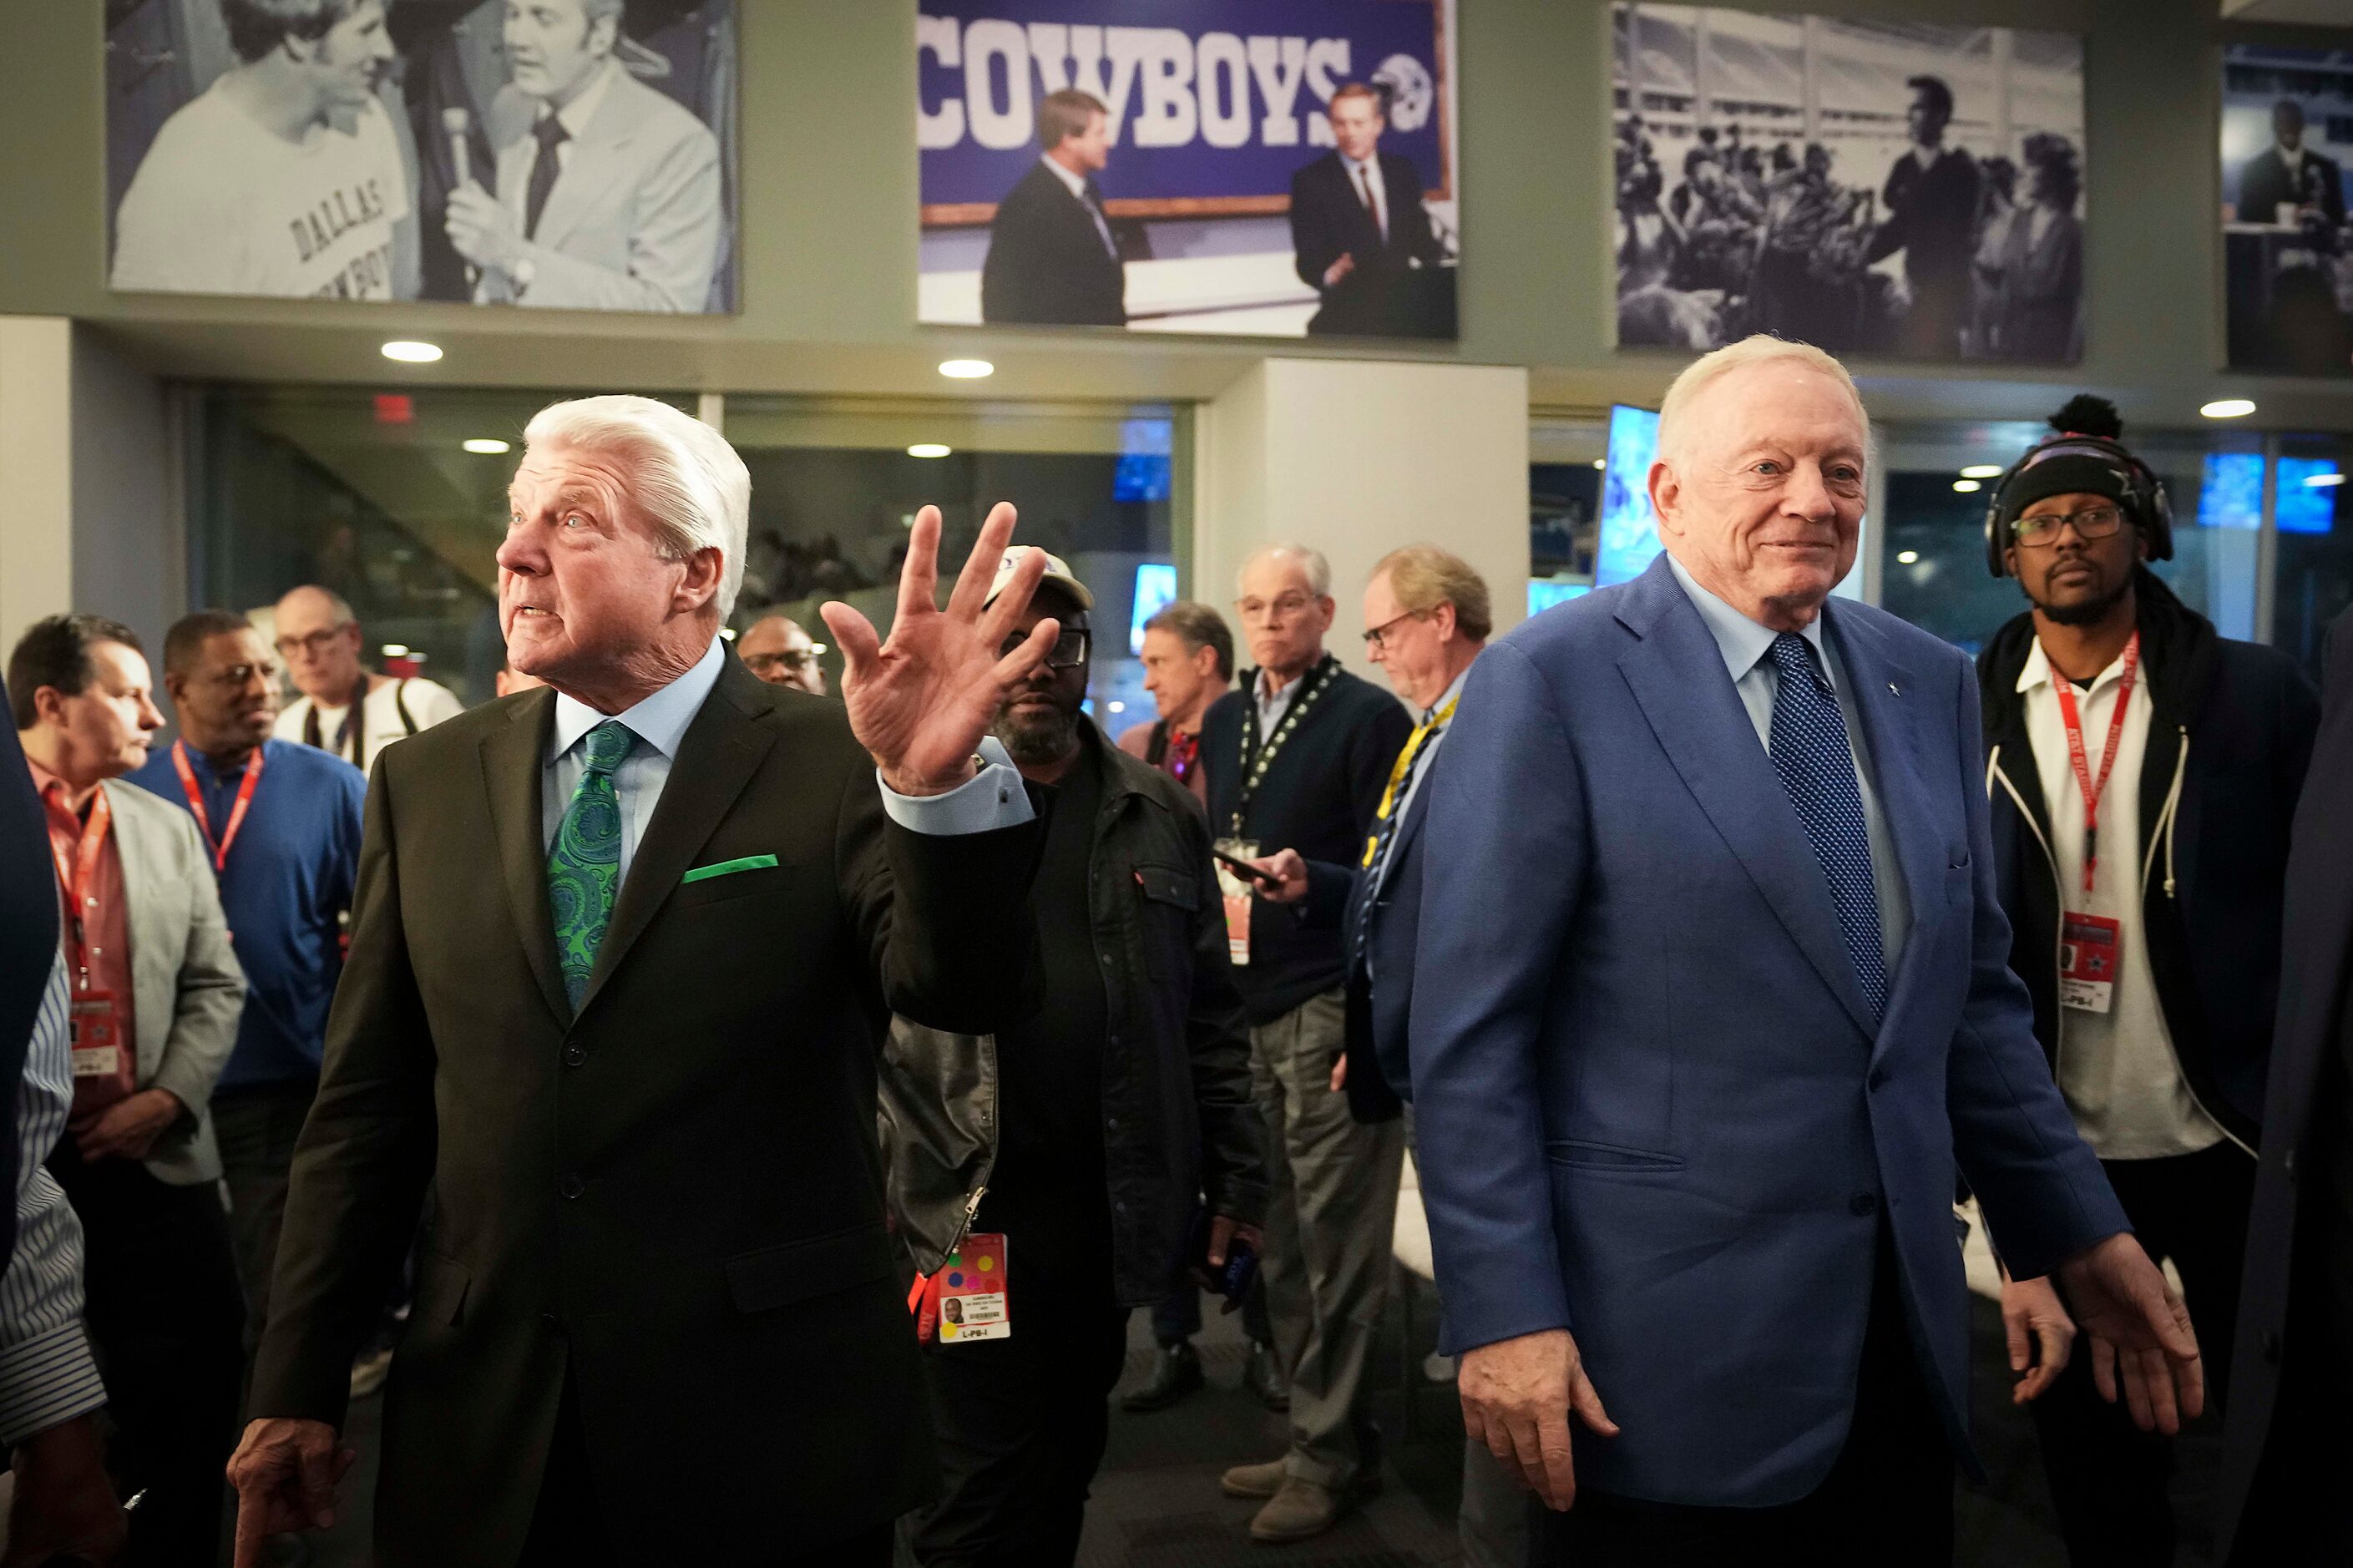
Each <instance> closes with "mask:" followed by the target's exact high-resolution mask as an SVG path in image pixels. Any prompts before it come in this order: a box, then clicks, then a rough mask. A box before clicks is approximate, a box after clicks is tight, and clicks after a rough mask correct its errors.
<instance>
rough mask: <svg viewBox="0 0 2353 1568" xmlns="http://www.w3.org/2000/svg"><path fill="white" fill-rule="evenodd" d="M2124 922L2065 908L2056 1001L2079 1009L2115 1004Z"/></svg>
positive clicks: (2098, 1010)
mask: <svg viewBox="0 0 2353 1568" xmlns="http://www.w3.org/2000/svg"><path fill="white" fill-rule="evenodd" d="M2123 930H2124V927H2123V924H2122V922H2120V921H2112V920H2110V919H2108V918H2107V917H2106V916H2105V915H2087V914H2080V913H2078V912H2076V911H2075V910H2068V911H2067V913H2066V915H2065V917H2064V920H2063V923H2062V925H2061V927H2060V935H2059V1001H2060V1005H2063V1006H2066V1007H2073V1009H2075V1011H2077V1012H2079V1013H2105V1012H2106V1011H2107V1010H2108V1009H2109V1008H2111V1007H2113V1006H2115V1005H2116V958H2117V954H2118V952H2119V951H2120V949H2121V944H2122V935H2123Z"/></svg>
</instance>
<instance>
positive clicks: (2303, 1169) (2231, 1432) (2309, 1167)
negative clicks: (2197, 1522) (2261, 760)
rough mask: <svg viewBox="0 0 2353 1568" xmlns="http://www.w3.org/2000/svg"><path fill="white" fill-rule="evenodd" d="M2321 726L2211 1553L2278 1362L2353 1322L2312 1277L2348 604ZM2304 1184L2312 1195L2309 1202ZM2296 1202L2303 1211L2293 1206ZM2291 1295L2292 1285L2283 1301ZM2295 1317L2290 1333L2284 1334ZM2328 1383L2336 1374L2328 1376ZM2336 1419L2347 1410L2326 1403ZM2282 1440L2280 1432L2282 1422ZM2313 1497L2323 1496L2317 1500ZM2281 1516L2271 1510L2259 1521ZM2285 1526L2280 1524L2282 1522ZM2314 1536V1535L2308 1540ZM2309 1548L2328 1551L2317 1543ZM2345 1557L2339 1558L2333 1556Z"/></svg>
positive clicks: (2331, 1025)
mask: <svg viewBox="0 0 2353 1568" xmlns="http://www.w3.org/2000/svg"><path fill="white" fill-rule="evenodd" d="M2321 690H2322V696H2323V700H2322V703H2321V710H2320V732H2319V734H2318V735H2317V736H2316V737H2315V739H2314V741H2313V746H2312V766H2311V769H2310V771H2309V772H2308V773H2306V776H2305V781H2304V797H2303V799H2302V801H2301V802H2300V803H2299V804H2298V805H2297V806H2296V812H2295V827H2294V828H2293V829H2292V831H2291V836H2290V838H2289V841H2288V842H2289V854H2288V859H2287V895H2286V899H2285V901H2284V917H2283V919H2282V921H2281V928H2280V929H2281V939H2280V974H2279V1022H2278V1025H2277V1026H2276V1027H2275V1028H2274V1030H2273V1033H2272V1056H2271V1075H2270V1080H2269V1082H2268V1083H2267V1085H2266V1086H2265V1089H2264V1095H2263V1159H2262V1163H2261V1165H2260V1166H2259V1167H2258V1168H2257V1170H2256V1173H2255V1198H2254V1205H2253V1209H2252V1211H2251V1212H2250V1214H2249V1215H2248V1221H2247V1261H2246V1272H2245V1274H2244V1276H2243V1278H2242V1282H2241V1285H2240V1294H2239V1328H2238V1340H2237V1343H2236V1345H2235V1346H2234V1347H2233V1348H2232V1351H2231V1352H2228V1353H2230V1354H2231V1405H2230V1409H2229V1411H2228V1413H2227V1420H2228V1427H2227V1437H2226V1441H2225V1447H2224V1456H2223V1465H2222V1482H2221V1488H2220V1494H2221V1496H2220V1507H2219V1508H2218V1509H2217V1510H2216V1514H2215V1536H2216V1549H2215V1553H2214V1560H2215V1561H2216V1562H2218V1563H2219V1562H2222V1561H2225V1560H2226V1559H2227V1557H2228V1553H2229V1548H2230V1544H2231V1538H2232V1532H2233V1531H2234V1530H2235V1529H2236V1528H2237V1527H2238V1524H2239V1521H2240V1516H2241V1513H2242V1510H2244V1508H2245V1505H2246V1501H2247V1493H2248V1489H2249V1488H2250V1487H2251V1486H2252V1485H2253V1482H2254V1479H2255V1473H2256V1470H2257V1468H2258V1466H2259V1465H2260V1464H2261V1463H2262V1462H2263V1452H2264V1447H2265V1445H2266V1443H2267V1442H2268V1441H2270V1440H2271V1439H2272V1438H2273V1436H2274V1425H2273V1420H2274V1413H2275V1412H2276V1411H2277V1410H2278V1409H2279V1408H2280V1407H2281V1405H2283V1404H2284V1400H2283V1397H2282V1389H2283V1376H2282V1374H2283V1367H2285V1368H2287V1369H2288V1370H2290V1371H2291V1372H2293V1373H2294V1375H2295V1378H2296V1379H2297V1380H2298V1381H2301V1382H2304V1383H2307V1384H2309V1383H2314V1382H2316V1381H2320V1380H2322V1379H2323V1377H2324V1374H2325V1373H2326V1372H2327V1370H2328V1369H2329V1363H2331V1362H2333V1361H2334V1360H2335V1359H2336V1357H2334V1356H2332V1355H2331V1354H2330V1353H2329V1344H2328V1341H2329V1340H2330V1339H2332V1338H2337V1337H2341V1336H2342V1335H2343V1334H2344V1333H2345V1332H2346V1331H2347V1325H2346V1324H2345V1323H2344V1322H2342V1321H2334V1322H2332V1321H2330V1319H2331V1318H2332V1317H2333V1316H2334V1315H2335V1314H2334V1313H2333V1311H2331V1310H2330V1306H2331V1303H2330V1301H2329V1299H2328V1298H2329V1295H2330V1292H2328V1291H2327V1289H2318V1288H2316V1285H2317V1284H2318V1278H2319V1277H2320V1276H2322V1275H2323V1274H2324V1272H2327V1271H2333V1270H2332V1269H2331V1268H2330V1266H2331V1265H2333V1263H2334V1260H2333V1259H2330V1258H2327V1257H2325V1256H2324V1254H2325V1252H2326V1250H2327V1249H2328V1248H2330V1247H2333V1246H2335V1245H2336V1235H2337V1233H2338V1232H2340V1231H2341V1230H2342V1229H2343V1227H2344V1226H2345V1225H2346V1223H2347V1220H2348V1216H2347V1215H2344V1214H2342V1213H2341V1212H2333V1211H2339V1210H2340V1209H2341V1204H2340V1202H2339V1200H2338V1199H2337V1197H2336V1196H2335V1188H2336V1186H2337V1176H2338V1169H2339V1162H2342V1161H2343V1160H2345V1159H2347V1158H2348V1151H2347V1149H2346V1140H2347V1139H2348V1137H2353V1127H2348V1125H2347V1124H2346V1121H2345V1115H2344V1111H2343V1110H2342V1107H2343V1105H2344V1103H2345V1094H2346V1085H2345V1067H2344V1063H2343V1060H2342V1057H2341V1054H2340V1053H2341V1052H2342V1050H2343V1048H2344V1046H2343V1042H2344V1039H2345V1023H2346V1016H2345V1007H2346V978H2347V973H2348V965H2347V962H2346V960H2347V955H2348V951H2353V812H2348V811H2347V810H2346V807H2345V802H2346V799H2347V792H2348V790H2353V612H2348V613H2347V614H2345V615H2342V616H2337V619H2336V621H2335V622H2334V623H2332V624H2331V625H2330V626H2329V628H2328V654H2327V668H2326V669H2325V670H2324V671H2323V673H2322V682H2321ZM2307 1196H2308V1197H2309V1199H2310V1204H2309V1205H2308V1206H2307V1205H2306V1203H2305V1200H2306V1197H2307ZM2300 1211H2301V1212H2300ZM2291 1297H2295V1298H2296V1300H2295V1302H2294V1310H2293V1311H2291V1301H2290V1299H2291ZM2291 1318H2293V1320H2294V1321H2295V1324H2296V1335H2295V1339H2294V1340H2292V1341H2291V1340H2290V1339H2289V1338H2288V1336H2287V1331H2288V1325H2289V1322H2290V1321H2291ZM2332 1396H2333V1388H2332ZM2327 1418H2328V1419H2329V1420H2331V1421H2336V1422H2341V1421H2342V1419H2343V1415H2342V1413H2341V1412H2337V1411H2331V1412H2330V1413H2329V1415H2328V1417H2327ZM2280 1436H2281V1440H2282V1441H2286V1440H2287V1435H2286V1434H2285V1433H2284V1431H2283V1432H2282V1433H2281V1434H2280ZM2300 1490H2302V1489H2285V1490H2284V1492H2276V1493H2275V1501H2277V1502H2281V1503H2286V1502H2289V1501H2291V1500H2293V1501H2294V1502H2295V1503H2297V1504H2298V1505H2301V1506H2310V1505H2312V1504H2313V1503H2314V1502H2315V1501H2316V1500H2314V1499H2312V1498H2309V1497H2300V1496H2295V1493H2296V1492H2298V1491H2300ZM2316 1511H2317V1510H2316ZM2258 1522H2260V1523H2262V1524H2263V1526H2264V1527H2266V1528H2267V1529H2270V1530H2278V1529H2279V1526H2278V1521H2254V1520H2253V1518H2252V1516H2251V1517H2250V1522H2249V1525H2248V1529H2249V1530H2250V1531H2253V1530H2254V1529H2255V1528H2256V1527H2257V1523H2258ZM2281 1538H2282V1539H2286V1538H2287V1536H2286V1532H2285V1531H2282V1532H2281ZM2307 1544H2308V1542H2307ZM2312 1560H2313V1561H2322V1560H2324V1558H2321V1557H2316V1558H2314V1559H2312ZM2340 1560H2341V1559H2340Z"/></svg>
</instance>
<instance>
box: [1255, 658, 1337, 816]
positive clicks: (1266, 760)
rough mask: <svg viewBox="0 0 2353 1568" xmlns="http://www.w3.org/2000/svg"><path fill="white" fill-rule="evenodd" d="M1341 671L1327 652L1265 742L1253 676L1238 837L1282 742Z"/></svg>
mask: <svg viewBox="0 0 2353 1568" xmlns="http://www.w3.org/2000/svg"><path fill="white" fill-rule="evenodd" d="M1339 672H1340V661H1339V660H1338V659H1336V658H1334V657H1332V655H1330V654H1328V653H1327V654H1325V655H1324V658H1323V662H1322V663H1320V664H1318V665H1316V667H1315V668H1314V669H1312V670H1310V671H1308V673H1307V676H1306V679H1305V680H1304V681H1303V682H1302V684H1301V686H1300V688H1299V694H1298V695H1297V696H1295V697H1293V699H1292V700H1291V706H1290V707H1288V708H1286V709H1284V710H1283V713H1282V722H1280V723H1278V724H1276V725H1275V727H1274V733H1273V734H1271V735H1270V736H1268V737H1267V738H1266V741H1265V743H1264V744H1261V743H1260V742H1259V738H1258V712H1259V708H1258V692H1257V690H1256V689H1255V688H1256V686H1257V684H1258V680H1257V679H1256V677H1253V678H1252V679H1251V681H1250V685H1251V687H1252V688H1253V689H1251V690H1250V691H1249V692H1247V693H1245V695H1246V696H1248V697H1249V699H1250V711H1248V712H1247V713H1244V714H1243V715H1242V788H1241V794H1240V796H1239V797H1237V798H1236V800H1235V801H1234V826H1233V837H1236V838H1240V837H1241V836H1242V818H1243V817H1244V816H1248V815H1249V813H1250V801H1251V800H1252V799H1253V798H1254V797H1256V795H1258V786H1259V785H1260V784H1263V783H1264V782H1265V781H1266V772H1267V770H1268V769H1269V768H1271V767H1272V766H1273V765H1274V758H1275V753H1276V752H1280V751H1282V743H1283V742H1285V741H1288V740H1289V739H1291V732H1292V731H1293V730H1296V729H1297V728H1299V726H1300V724H1301V722H1302V721H1304V720H1305V719H1306V717H1307V710H1309V709H1311V708H1313V707H1314V706H1315V700H1316V699H1317V698H1319V697H1321V696H1323V695H1324V689H1325V688H1326V687H1328V686H1330V685H1331V684H1332V678H1333V677H1334V676H1335V675H1337V674H1338V673H1339ZM1260 673H1261V674H1263V673H1264V672H1263V671H1261V672H1260Z"/></svg>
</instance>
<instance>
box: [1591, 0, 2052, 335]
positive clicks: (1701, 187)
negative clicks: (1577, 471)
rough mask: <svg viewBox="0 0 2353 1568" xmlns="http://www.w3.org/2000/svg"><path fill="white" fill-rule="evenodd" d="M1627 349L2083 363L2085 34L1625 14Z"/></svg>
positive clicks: (1636, 9) (1622, 296) (1617, 24)
mask: <svg viewBox="0 0 2353 1568" xmlns="http://www.w3.org/2000/svg"><path fill="white" fill-rule="evenodd" d="M1614 30H1615V42H1616V48H1615V65H1614V69H1613V73H1612V93H1613V108H1612V119H1613V122H1614V124H1615V128H1616V139H1615V145H1614V148H1613V157H1614V159H1615V163H1616V182H1617V183H1616V209H1617V210H1616V224H1615V236H1614V247H1615V248H1614V255H1615V258H1616V262H1617V275H1618V281H1617V299H1618V342H1619V343H1620V346H1621V347H1660V348H1675V349H1683V350H1705V349H1713V348H1718V347H1721V346H1723V345H1724V344H1725V343H1728V342H1736V341H1737V340H1739V339H1740V338H1743V337H1746V336H1747V335H1748V334H1749V333H1752V332H1772V333H1775V334H1777V335H1778V336H1781V337H1786V338H1794V339H1799V340H1801V341H1804V342H1810V343H1815V344H1818V345H1820V346H1821V347H1823V348H1826V349H1829V350H1831V351H1832V352H1834V353H1877V354H1886V355H1892V356H1897V357H1902V358H1907V359H1926V360H1952V359H1973V360H1988V359H1990V360H2027V361H2036V362H2041V363H2073V362H2074V361H2075V360H2076V359H2078V358H2080V357H2081V355H2082V353H2083V331H2084V327H2083V322H2084V214H2083V195H2084V87H2083V42H2082V40H2081V39H2080V38H2077V37H2073V36H2071V35H2067V34H2061V33H2041V32H2027V31H2021V30H2018V29H2012V28H2005V27H1952V26H1933V25H1929V24H1925V23H1908V22H1852V21H1843V20H1839V19H1835V18H1831V17H1823V16H1758V15H1755V14H1753V13H1749V12H1740V11H1725V10H1719V9H1715V8H1713V7H1704V6H1689V5H1631V4H1621V5H1617V6H1616V7H1615V8H1614Z"/></svg>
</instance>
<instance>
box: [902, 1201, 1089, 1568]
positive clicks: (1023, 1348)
mask: <svg viewBox="0 0 2353 1568" xmlns="http://www.w3.org/2000/svg"><path fill="white" fill-rule="evenodd" d="M975 1228H976V1229H978V1230H983V1231H991V1230H1001V1231H1003V1232H1004V1233H1005V1238H1006V1271H1007V1276H1008V1279H1007V1289H1006V1296H1007V1309H1008V1312H1009V1314H1010V1316H1011V1320H1012V1326H1013V1332H1012V1334H1011V1336H1010V1337H1008V1338H1006V1339H1002V1340H987V1341H983V1342H979V1343H976V1344H941V1343H939V1342H936V1341H934V1342H933V1343H931V1344H930V1345H927V1346H925V1347H924V1353H923V1365H924V1370H925V1371H926V1373H928V1374H929V1376H930V1381H931V1386H932V1396H933V1404H934V1409H935V1417H936V1426H937V1429H938V1435H939V1447H940V1469H941V1473H942V1489H941V1495H940V1500H939V1501H938V1502H937V1503H936V1504H934V1506H933V1507H932V1508H930V1509H927V1510H924V1511H923V1513H921V1514H919V1515H917V1516H916V1518H915V1521H914V1531H913V1535H914V1551H915V1559H916V1561H917V1562H919V1563H923V1564H925V1568H934V1565H938V1564H948V1565H953V1568H1055V1565H1057V1564H1067V1563H1071V1562H1072V1561H1074V1560H1075V1559H1076V1557H1077V1556H1078V1550H1079V1534H1080V1531H1081V1530H1082V1527H1083V1525H1084V1523H1085V1519H1086V1506H1087V1489H1088V1488H1089V1486H1090V1485H1091V1484H1092V1482H1093V1480H1094V1474H1095V1468H1096V1467H1097V1466H1099V1465H1101V1464H1102V1463H1103V1443H1104V1441H1105V1439H1106V1438H1107V1437H1108V1436H1109V1435H1110V1428H1111V1403H1110V1402H1111V1391H1112V1389H1113V1387H1114V1386H1115V1385H1116V1384H1118V1382H1119V1373H1120V1367H1121V1364H1122V1363H1123V1362H1124V1361H1125V1359H1126V1354H1127V1309H1126V1308H1124V1307H1123V1306H1121V1305H1119V1303H1118V1301H1117V1300H1115V1299H1114V1297H1113V1293H1112V1254H1111V1214H1110V1205H1109V1200H1108V1198H1107V1197H1106V1195H1105V1193H1104V1190H1103V1184H1102V1180H1101V1178H1100V1176H1097V1177H1094V1178H1093V1179H1092V1184H1091V1185H1090V1184H1086V1183H1083V1182H1070V1183H1065V1182H1060V1181H1055V1180H1052V1179H1050V1178H1044V1177H1033V1178H1031V1179H1030V1180H1029V1181H1028V1182H1026V1183H1025V1184H1023V1186H1022V1187H1020V1188H1017V1189H1015V1190H1012V1191H1008V1189H1007V1188H1006V1187H1005V1186H1002V1185H1000V1186H998V1187H996V1188H993V1189H991V1191H990V1193H989V1196H988V1198H987V1200H985V1201H984V1202H983V1205H982V1207H981V1211H980V1215H979V1222H978V1223H977V1224H976V1226H975Z"/></svg>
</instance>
